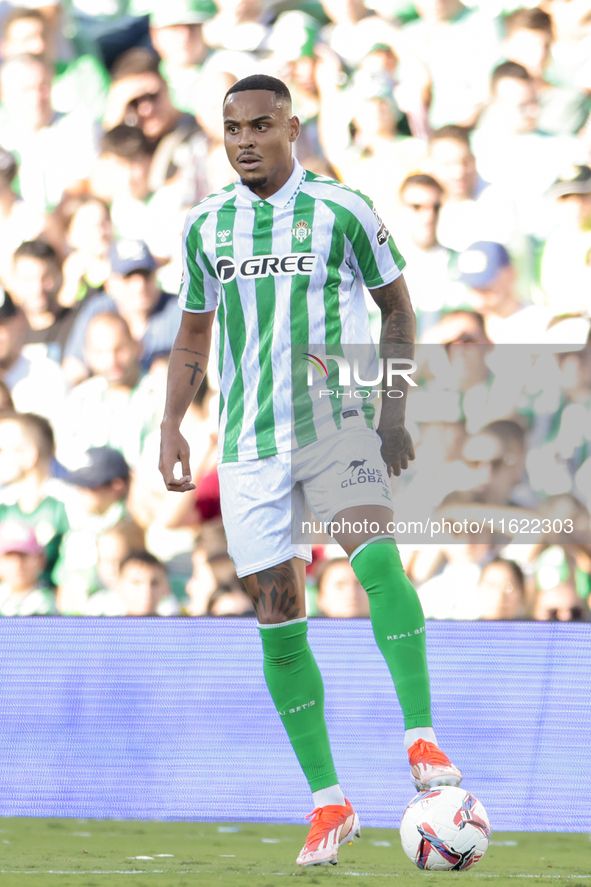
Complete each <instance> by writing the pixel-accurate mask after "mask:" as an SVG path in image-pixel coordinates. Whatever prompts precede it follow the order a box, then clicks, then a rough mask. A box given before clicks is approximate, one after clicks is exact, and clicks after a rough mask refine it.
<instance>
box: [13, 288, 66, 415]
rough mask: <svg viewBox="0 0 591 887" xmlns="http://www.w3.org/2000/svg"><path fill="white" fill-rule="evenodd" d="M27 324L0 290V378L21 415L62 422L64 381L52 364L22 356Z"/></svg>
mask: <svg viewBox="0 0 591 887" xmlns="http://www.w3.org/2000/svg"><path fill="white" fill-rule="evenodd" d="M27 330H28V324H27V319H26V317H25V314H24V312H23V311H22V310H21V309H20V308H18V307H17V306H16V305H15V304H14V301H13V299H12V297H11V296H10V294H9V293H7V292H6V290H3V289H2V288H0V378H1V379H2V381H3V382H4V384H5V385H6V387H7V388H8V390H9V391H10V394H11V397H12V400H13V403H14V405H15V407H16V409H17V410H18V411H19V412H21V413H28V412H30V413H38V414H39V415H41V416H45V417H46V418H47V419H49V420H50V422H52V423H55V422H56V421H59V419H60V418H61V413H62V409H63V405H64V400H65V396H66V389H67V386H66V380H65V377H64V374H63V373H62V370H61V368H60V366H59V364H57V363H56V362H55V361H54V360H51V359H50V358H49V357H45V356H44V355H42V354H39V353H34V354H31V355H25V354H23V345H24V343H25V339H26V336H27Z"/></svg>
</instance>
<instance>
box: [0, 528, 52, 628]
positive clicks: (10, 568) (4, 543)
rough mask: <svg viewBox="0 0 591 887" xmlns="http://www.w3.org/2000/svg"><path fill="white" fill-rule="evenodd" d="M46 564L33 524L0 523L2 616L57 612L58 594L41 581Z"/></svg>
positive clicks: (37, 614)
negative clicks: (31, 525) (56, 597)
mask: <svg viewBox="0 0 591 887" xmlns="http://www.w3.org/2000/svg"><path fill="white" fill-rule="evenodd" d="M44 567H45V555H44V553H43V548H42V547H41V545H40V544H39V542H38V541H37V538H36V536H35V533H34V531H33V530H32V529H31V527H29V526H27V525H26V524H21V523H17V522H15V521H3V522H2V523H0V616H57V609H56V606H55V594H54V593H53V592H52V591H51V589H50V588H48V587H47V586H45V585H43V583H42V581H41V574H42V572H43V570H44Z"/></svg>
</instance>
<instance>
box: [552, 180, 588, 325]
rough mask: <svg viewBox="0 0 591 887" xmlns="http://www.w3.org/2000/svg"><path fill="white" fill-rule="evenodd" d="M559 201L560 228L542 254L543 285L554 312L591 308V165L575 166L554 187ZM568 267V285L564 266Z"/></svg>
mask: <svg viewBox="0 0 591 887" xmlns="http://www.w3.org/2000/svg"><path fill="white" fill-rule="evenodd" d="M550 196H551V197H553V198H554V200H555V202H556V208H557V214H556V223H557V224H556V227H555V229H554V231H553V232H552V233H551V234H550V235H549V237H548V239H547V241H546V244H545V246H544V252H543V254H542V264H541V269H540V278H541V285H542V290H543V292H544V295H545V297H546V303H547V305H548V306H549V307H550V310H551V311H552V313H553V314H567V313H571V312H576V311H582V312H585V311H588V310H589V292H590V291H591V290H590V287H591V273H590V270H589V255H590V252H591V168H590V167H588V166H573V167H572V168H569V169H567V170H563V171H562V175H561V177H560V178H559V179H557V180H556V182H554V184H553V185H552V188H551V189H550ZM565 268H568V286H565V285H564V269H565Z"/></svg>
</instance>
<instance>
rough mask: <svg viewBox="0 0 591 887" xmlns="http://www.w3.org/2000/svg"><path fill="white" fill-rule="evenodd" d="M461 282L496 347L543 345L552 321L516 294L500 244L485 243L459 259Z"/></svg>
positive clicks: (510, 265)
mask: <svg viewBox="0 0 591 887" xmlns="http://www.w3.org/2000/svg"><path fill="white" fill-rule="evenodd" d="M457 271H458V279H459V281H460V282H461V283H463V284H464V285H465V286H466V287H468V289H469V300H470V302H471V304H472V307H473V308H474V309H475V310H476V311H479V312H480V314H482V316H483V317H484V325H485V329H486V334H487V336H488V338H489V339H490V340H491V342H494V343H495V344H504V345H507V344H521V345H527V344H530V343H539V342H543V341H544V339H545V334H546V330H547V327H548V324H549V322H550V320H551V314H550V312H549V310H548V309H547V308H544V307H542V306H540V305H531V304H530V305H524V304H523V303H522V302H520V300H519V298H518V297H517V293H516V272H515V268H514V265H513V263H512V261H511V257H510V256H509V253H508V252H507V250H506V249H505V247H504V246H503V245H502V244H501V243H495V242H494V241H487V240H482V241H479V242H477V243H473V244H471V245H470V246H469V247H468V248H467V249H466V250H464V252H462V253H460V255H459V256H458V258H457Z"/></svg>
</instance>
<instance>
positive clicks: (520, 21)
mask: <svg viewBox="0 0 591 887" xmlns="http://www.w3.org/2000/svg"><path fill="white" fill-rule="evenodd" d="M503 27H504V29H505V34H507V36H511V34H514V33H515V31H541V32H542V33H544V34H549V35H550V36H551V37H552V38H554V25H553V22H552V16H550V15H549V14H548V13H547V12H545V11H544V10H543V9H540V7H539V6H534V7H533V8H532V9H517V10H515V12H512V13H511V14H510V15H508V16H506V18H505V19H504V21H503Z"/></svg>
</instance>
